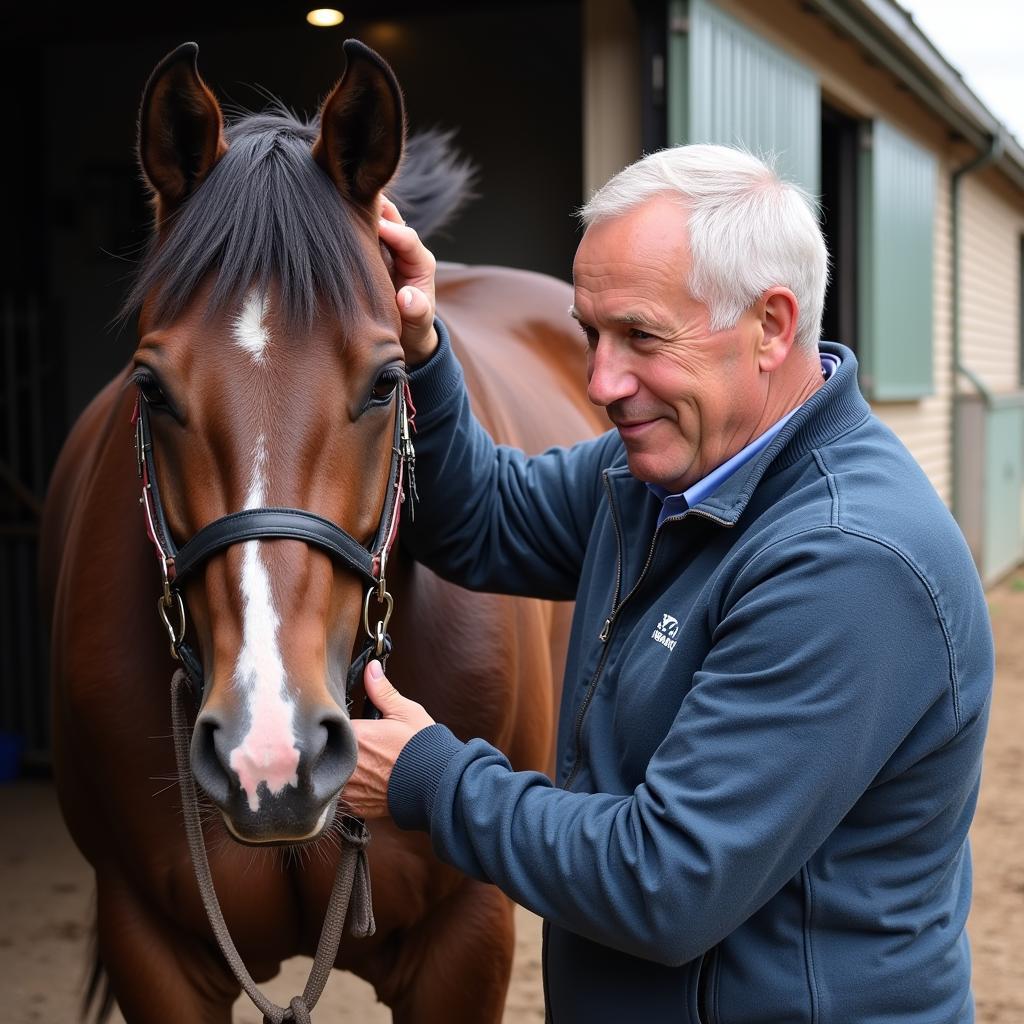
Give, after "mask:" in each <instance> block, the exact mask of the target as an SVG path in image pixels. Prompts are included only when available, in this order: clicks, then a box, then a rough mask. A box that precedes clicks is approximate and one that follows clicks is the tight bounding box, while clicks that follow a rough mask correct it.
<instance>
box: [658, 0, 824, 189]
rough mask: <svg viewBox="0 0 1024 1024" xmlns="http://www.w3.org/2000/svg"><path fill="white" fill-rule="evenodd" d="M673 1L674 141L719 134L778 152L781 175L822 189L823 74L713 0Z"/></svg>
mask: <svg viewBox="0 0 1024 1024" xmlns="http://www.w3.org/2000/svg"><path fill="white" fill-rule="evenodd" d="M671 9H672V24H673V26H675V28H674V31H673V34H672V37H671V39H670V43H669V90H668V107H669V140H668V141H669V144H670V145H676V144H678V143H683V142H716V143H720V144H722V145H730V146H743V147H744V148H746V149H749V150H750V151H751V152H754V153H757V154H762V155H766V154H774V155H775V157H776V158H777V161H776V166H777V168H778V170H779V172H780V173H781V174H782V176H783V177H785V178H788V179H790V180H792V181H796V182H798V183H799V184H801V185H803V186H804V188H806V189H808V190H809V191H810V192H811V193H813V194H815V195H816V194H817V192H818V188H819V179H820V174H821V168H820V162H821V161H820V148H821V95H820V91H819V88H818V80H817V78H816V77H815V76H814V75H813V74H812V73H811V72H810V71H809V70H808V69H807V68H806V67H805V66H804V65H803V64H801V63H799V62H798V61H796V60H794V59H793V58H792V57H789V56H788V55H787V54H785V53H784V52H783V51H782V50H780V49H779V48H778V47H776V46H773V45H772V44H770V43H767V42H765V41H764V40H763V39H761V38H760V37H758V36H756V35H755V34H754V33H753V32H751V31H750V30H749V29H747V28H745V27H744V26H743V25H741V24H740V23H739V22H738V21H736V19H734V18H732V17H730V16H729V15H727V14H724V13H723V12H722V11H720V10H718V8H716V7H715V6H714V5H713V4H711V3H708V2H707V0H689V2H688V3H687V2H686V0H674V2H673V3H672V8H671ZM682 26H685V30H683V29H682V28H681V27H682Z"/></svg>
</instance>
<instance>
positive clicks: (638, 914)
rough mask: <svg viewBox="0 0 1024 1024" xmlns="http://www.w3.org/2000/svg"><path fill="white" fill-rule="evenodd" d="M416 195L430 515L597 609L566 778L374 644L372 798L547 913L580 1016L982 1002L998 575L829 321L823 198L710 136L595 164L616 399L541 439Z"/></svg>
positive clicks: (422, 554) (572, 687) (566, 719)
mask: <svg viewBox="0 0 1024 1024" xmlns="http://www.w3.org/2000/svg"><path fill="white" fill-rule="evenodd" d="M396 219H397V215H396V214H395V213H394V212H393V211H391V210H390V209H389V210H387V212H386V217H385V219H384V220H383V221H382V223H381V237H382V239H383V240H384V241H385V242H386V243H387V244H388V245H389V246H390V247H391V248H392V250H393V252H394V253H395V256H396V266H397V274H398V276H399V278H400V280H399V281H398V284H399V285H400V288H399V292H398V295H399V309H400V311H401V313H402V316H403V322H404V329H405V334H404V338H403V345H404V346H405V349H406V356H407V360H408V363H409V365H410V367H414V369H413V370H412V372H411V379H412V387H413V391H414V395H415V398H416V402H417V406H418V409H419V414H418V424H419V434H418V438H417V453H418V456H419V459H418V464H417V465H418V472H419V476H420V489H421V492H423V493H424V495H425V497H424V502H425V503H426V502H428V501H429V497H428V495H429V494H431V493H434V494H438V493H443V494H444V495H445V500H444V509H443V515H441V514H437V515H430V514H429V510H427V514H425V515H424V516H423V517H417V522H416V524H415V525H414V526H413V527H412V528H411V529H408V530H407V532H406V533H405V535H404V536H405V539H406V542H407V543H408V544H409V546H410V547H411V549H412V550H413V551H414V552H415V554H416V556H417V557H418V558H420V559H421V560H422V561H423V562H425V563H426V564H427V565H430V566H432V567H433V568H435V569H436V570H437V571H439V572H441V573H443V574H446V575H448V576H449V577H451V578H453V579H455V580H456V581H457V582H460V583H463V584H465V585H467V586H471V587H475V588H480V589H484V588H487V589H493V590H506V591H511V592H516V593H535V594H537V595H542V596H552V595H560V596H563V597H575V599H576V612H575V620H574V628H573V632H572V639H571V645H570V649H569V655H568V663H567V667H566V675H565V686H564V695H563V701H562V708H561V718H560V725H559V732H558V749H557V780H556V782H557V784H556V785H553V784H552V783H551V781H550V780H548V779H547V778H546V777H544V776H542V775H539V774H536V773H531V772H513V771H512V770H511V769H510V767H509V764H508V762H507V760H506V759H505V758H504V757H503V756H502V754H501V753H500V752H499V751H498V750H496V749H494V748H493V747H491V746H490V745H489V744H487V743H485V742H483V741H482V740H476V739H471V740H469V742H463V741H461V740H459V739H457V738H456V737H455V736H454V735H452V733H451V732H449V731H448V730H447V729H446V728H445V727H444V726H443V725H441V724H435V723H433V721H432V720H431V719H430V717H429V716H428V715H427V714H426V712H425V711H424V710H423V708H421V707H420V706H419V705H417V704H414V703H412V702H410V701H407V700H405V699H404V698H402V697H401V696H400V694H399V693H398V692H397V691H396V690H395V689H394V688H393V687H392V686H391V685H390V684H389V683H388V681H387V680H386V679H384V677H383V676H382V675H381V674H380V667H379V665H376V664H374V665H372V666H371V668H370V670H369V672H368V675H367V679H366V684H367V690H368V692H369V694H370V696H371V697H372V699H373V700H374V701H375V703H376V704H377V705H378V706H379V707H380V708H381V709H382V710H383V711H384V713H385V718H384V719H383V720H382V721H380V722H375V723H371V722H358V723H356V726H357V729H358V737H359V747H360V750H359V759H360V760H359V768H358V770H357V772H356V775H355V776H354V778H353V781H352V782H351V784H350V786H349V787H348V789H347V790H346V796H347V798H348V799H349V800H350V801H351V802H352V804H353V805H354V806H355V807H356V808H358V809H360V810H361V811H363V812H364V813H365V814H367V815H369V816H374V815H383V814H388V813H390V814H391V815H392V816H393V817H394V819H395V820H396V822H397V823H398V824H399V825H400V826H402V827H405V828H410V829H423V830H427V831H429V833H430V836H431V839H432V842H433V846H434V849H435V850H436V851H437V853H438V855H439V856H440V857H441V858H443V859H444V860H446V861H447V862H449V863H450V864H453V865H455V866H457V867H459V868H461V869H462V870H463V871H466V872H469V873H470V874H472V875H474V876H475V877H478V878H482V879H486V880H488V881H490V882H493V883H494V884H495V885H497V886H499V887H500V888H501V889H503V890H504V891H505V892H506V893H508V894H509V895H510V896H511V897H512V898H513V899H515V900H516V901H518V902H519V903H521V904H523V905H524V906H526V907H529V908H530V909H532V910H534V911H536V912H537V913H538V914H540V915H542V916H543V917H544V918H545V922H546V926H545V996H546V1000H547V1006H548V1013H549V1019H551V1020H552V1021H554V1022H555V1024H564V1022H567V1021H587V1022H593V1021H621V1020H637V1021H645V1022H653V1021H673V1022H676V1021H690V1022H693V1024H697V1022H701V1021H704V1022H707V1021H723V1022H724V1021H728V1022H729V1024H754V1022H760V1024H780V1022H782V1021H791V1022H797V1021H807V1022H812V1021H837V1022H867V1021H872V1022H882V1021H892V1022H896V1021H900V1022H921V1024H925V1022H928V1024H935V1022H939V1021H943V1022H946V1021H970V1020H972V1019H973V1004H972V998H971V992H970V959H969V952H968V947H967V938H966V934H965V931H964V925H965V921H966V918H967V911H968V906H969V901H970V888H971V871H970V859H969V851H968V845H967V830H968V826H969V825H970V821H971V817H972V815H973V812H974V806H975V800H976V797H977V792H978V782H979V775H980V768H981V752H982V741H983V738H984V732H985V725H986V717H987V711H988V706H989V697H990V692H991V682H992V671H993V664H992V646H991V634H990V629H989V623H988V616H987V611H986V605H985V600H984V596H983V594H982V590H981V587H980V585H979V581H978V577H977V573H976V571H975V569H974V566H973V564H972V562H971V558H970V556H969V553H968V551H967V548H966V545H965V544H964V541H963V538H962V537H961V535H960V532H959V530H958V529H957V526H956V524H955V523H954V521H953V520H952V518H951V517H950V515H949V513H948V512H947V510H946V509H945V507H944V506H943V504H942V502H941V501H940V500H939V498H938V496H937V495H936V493H935V491H934V490H933V488H932V486H931V485H930V483H929V482H928V480H927V479H926V478H925V476H924V474H923V473H922V472H921V470H920V468H919V467H918V466H917V465H916V464H915V462H914V460H913V459H912V458H911V457H910V455H909V454H908V453H907V451H906V450H905V449H904V447H903V445H902V444H901V443H900V442H899V440H897V438H896V437H895V436H894V435H893V434H892V433H891V432H890V431H889V430H888V429H886V427H884V426H883V425H882V424H881V423H880V422H879V421H878V420H877V419H876V418H875V417H874V416H873V415H872V414H871V411H870V409H869V408H868V405H867V403H866V402H865V401H864V399H863V397H862V396H861V394H860V392H859V390H858V387H857V362H856V359H855V357H854V355H853V353H852V352H851V351H850V350H849V349H847V348H844V347H843V346H841V345H836V344H828V343H821V344H819V343H818V334H819V326H820V321H821V309H822V303H823V296H824V291H825V282H826V263H827V258H826V253H825V248H824V244H823V242H822V238H821V233H820V231H819V229H818V225H817V223H816V219H815V216H814V213H813V211H812V207H811V204H810V203H809V202H808V200H807V198H806V197H805V196H804V195H803V194H802V193H801V192H800V191H799V190H798V189H797V188H795V187H793V186H792V185H789V184H786V183H784V182H782V181H780V180H779V179H778V178H776V177H775V175H774V174H773V173H772V172H771V171H770V170H769V169H768V168H767V167H765V166H764V165H763V164H762V163H761V162H759V161H758V160H756V159H754V158H753V157H751V156H749V155H747V154H744V153H741V152H738V151H734V150H730V149H726V148H722V147H716V146H685V147H679V148H676V149H671V150H666V151H663V152H660V153H655V154H652V155H651V156H648V157H646V158H645V159H643V160H641V161H639V162H638V163H636V164H634V165H633V166H631V167H629V168H627V169H626V170H624V171H622V172H621V173H620V174H618V175H617V176H616V177H615V178H613V179H612V180H611V181H610V182H609V183H608V184H607V185H606V186H605V187H604V188H603V189H601V190H600V191H599V192H598V193H597V194H596V195H595V196H594V197H593V199H592V200H591V201H590V202H589V203H588V204H587V206H586V208H585V209H584V211H583V219H584V222H585V224H586V232H585V234H584V236H583V240H582V242H581V243H580V246H579V250H578V251H577V254H576V259H575V263H574V267H573V276H574V282H575V302H574V305H573V308H572V310H571V312H572V315H573V316H574V317H575V318H576V319H577V320H578V321H579V324H580V327H581V329H582V331H583V334H584V336H585V338H586V344H587V346H588V350H589V356H588V371H587V372H588V381H589V393H590V397H591V399H592V400H593V401H594V402H595V403H597V404H598V405H601V406H603V407H604V408H605V409H606V410H607V412H608V415H609V417H610V419H611V421H612V423H613V424H614V425H615V428H616V429H615V430H613V431H610V432H609V433H608V434H606V435H604V436H603V437H600V438H596V439H594V440H592V441H588V442H585V443H582V444H579V445H577V446H575V447H573V448H572V449H570V450H554V451H551V452H547V453H545V454H543V455H540V456H536V457H533V458H527V457H525V456H524V455H523V454H522V453H520V452H516V451H512V450H509V449H504V448H497V447H495V445H494V444H493V442H492V441H491V440H490V438H489V437H488V436H487V435H486V434H485V432H484V431H483V429H482V428H481V427H480V426H479V424H478V423H477V422H476V421H475V420H474V419H473V416H472V414H471V412H470V410H469V405H468V402H467V398H466V391H465V388H464V386H463V382H462V377H461V373H460V369H459V366H458V364H457V362H456V360H455V359H454V357H453V355H452V353H451V350H450V348H449V346H448V343H447V339H446V334H445V329H444V327H443V325H441V324H440V323H438V324H437V327H436V330H435V328H434V326H433V298H432V297H433V285H432V267H433V260H432V258H431V257H430V255H429V253H427V252H426V250H424V249H423V248H422V246H421V245H420V243H419V242H418V240H417V239H416V237H415V234H414V233H413V232H412V231H411V230H410V229H409V228H406V227H404V226H402V225H401V224H400V223H396V222H395V221H396ZM428 481H429V482H428ZM403 529H404V530H405V529H406V527H405V526H403ZM556 535H557V537H558V538H559V543H558V545H557V553H556V554H553V553H552V552H553V550H554V549H555V545H553V543H552V537H553V536H556ZM399 684H400V681H399Z"/></svg>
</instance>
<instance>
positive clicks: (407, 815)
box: [388, 723, 465, 831]
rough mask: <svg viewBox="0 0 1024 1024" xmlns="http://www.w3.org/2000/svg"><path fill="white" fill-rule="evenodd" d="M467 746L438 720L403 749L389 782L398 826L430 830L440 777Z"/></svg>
mask: <svg viewBox="0 0 1024 1024" xmlns="http://www.w3.org/2000/svg"><path fill="white" fill-rule="evenodd" d="M464 746H465V744H464V743H463V742H462V741H461V740H459V739H457V738H456V737H455V735H454V734H453V733H452V732H451V730H450V729H448V727H447V726H444V725H440V724H437V723H435V724H434V725H428V726H427V727H426V728H425V729H420V731H419V732H418V733H415V734H414V735H413V737H412V739H411V740H409V742H408V743H406V745H405V746H404V747H403V748H402V751H401V753H400V754H399V755H398V760H397V761H396V762H395V766H394V768H392V770H391V779H390V780H389V782H388V810H390V812H391V817H392V818H393V819H394V821H395V824H396V825H397V826H398V827H399V828H404V829H420V830H421V831H428V830H429V828H430V816H431V814H432V813H433V810H434V798H435V797H436V796H437V788H438V786H439V785H440V782H441V776H442V775H444V773H445V770H446V769H447V768H448V765H449V763H450V762H451V759H452V758H453V757H454V756H455V755H456V754H457V753H458V752H459V751H460V750H461V749H462V748H463V747H464Z"/></svg>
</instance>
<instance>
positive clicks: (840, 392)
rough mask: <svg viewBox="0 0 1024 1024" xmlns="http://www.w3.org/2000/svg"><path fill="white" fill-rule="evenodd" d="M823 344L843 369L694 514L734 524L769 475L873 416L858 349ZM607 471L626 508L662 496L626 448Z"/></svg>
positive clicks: (697, 507) (821, 344) (705, 500)
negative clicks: (640, 474)
mask: <svg viewBox="0 0 1024 1024" xmlns="http://www.w3.org/2000/svg"><path fill="white" fill-rule="evenodd" d="M818 348H819V349H820V350H821V351H822V352H830V353H832V354H833V355H836V356H838V357H839V358H840V360H841V362H840V364H839V368H838V369H837V370H836V371H835V373H833V374H832V376H831V377H829V379H828V380H827V381H826V382H825V383H824V384H823V385H822V386H821V387H820V388H819V389H818V390H817V391H816V392H815V393H814V394H813V395H812V396H811V397H810V398H809V399H808V400H807V401H806V402H804V404H803V405H801V406H800V407H799V408H798V409H797V410H796V412H795V413H794V414H793V416H792V417H791V418H790V420H789V421H788V422H787V423H786V425H785V426H784V427H783V428H782V429H781V430H780V431H779V433H778V434H777V435H776V437H775V438H774V440H773V441H772V442H771V444H769V445H768V447H767V448H765V450H764V451H763V452H761V454H760V455H759V456H758V457H757V458H756V459H752V460H751V461H750V462H748V463H747V464H746V465H745V466H741V467H740V468H739V469H738V470H737V471H736V472H735V473H733V474H732V476H730V477H729V478H728V479H727V480H725V481H724V482H723V483H722V485H721V486H720V487H719V488H718V489H717V490H716V491H714V493H712V494H711V495H709V496H708V497H707V498H705V499H704V500H703V501H702V502H700V503H699V504H697V505H694V506H693V507H692V508H691V509H690V511H691V512H692V511H696V510H699V511H700V512H701V514H703V515H704V516H707V517H710V518H711V519H714V520H715V521H716V522H719V523H721V524H722V525H723V526H734V525H735V524H736V523H737V522H738V521H739V518H740V516H742V515H743V512H744V510H745V509H746V507H747V504H748V502H749V501H750V497H751V495H752V494H753V493H754V490H755V488H756V487H757V485H758V484H759V483H760V482H761V480H762V478H763V477H764V476H766V475H768V474H770V473H775V472H778V471H779V470H782V469H785V468H786V467H787V466H791V465H793V464H794V463H796V462H798V461H799V460H800V459H802V458H803V457H804V456H805V455H807V454H808V453H809V452H811V451H813V450H814V449H815V448H819V447H821V446H822V445H824V444H828V443H829V442H830V441H834V440H835V439H836V438H837V437H841V436H842V435H843V434H845V433H847V432H848V431H850V430H852V429H853V428H854V427H857V426H859V425H860V424H861V423H863V422H864V420H865V419H866V418H867V417H868V416H869V415H870V414H871V408H870V406H869V405H868V403H867V402H866V401H865V399H864V396H863V395H862V394H861V393H860V388H859V387H858V385H857V357H856V356H855V355H854V354H853V352H852V351H851V350H850V349H848V348H847V347H846V346H845V345H839V344H837V343H835V342H830V341H822V342H819V344H818ZM605 474H606V475H607V477H608V485H609V486H610V487H612V488H613V489H614V490H615V496H616V499H617V500H618V502H619V503H620V508H621V507H634V505H635V503H636V502H637V501H645V500H650V501H656V500H657V499H656V498H654V496H653V495H652V494H650V492H649V491H648V490H647V487H646V486H645V485H644V484H643V483H642V482H641V481H639V480H637V479H636V478H635V477H634V476H633V475H632V474H631V473H630V472H629V467H628V466H627V465H626V461H625V450H624V449H623V451H622V455H621V458H620V459H617V460H616V462H615V463H614V464H613V465H612V466H611V467H609V468H608V469H606V470H605Z"/></svg>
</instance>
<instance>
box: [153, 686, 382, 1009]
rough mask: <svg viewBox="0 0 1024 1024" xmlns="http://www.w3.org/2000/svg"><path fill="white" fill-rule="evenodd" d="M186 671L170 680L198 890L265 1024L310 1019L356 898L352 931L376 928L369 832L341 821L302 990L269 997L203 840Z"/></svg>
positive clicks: (354, 820)
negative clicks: (286, 998) (227, 914)
mask: <svg viewBox="0 0 1024 1024" xmlns="http://www.w3.org/2000/svg"><path fill="white" fill-rule="evenodd" d="M191 692H192V691H191V688H190V686H189V682H188V679H187V678H186V676H185V673H184V672H183V671H182V670H181V669H178V670H177V671H176V672H175V673H174V678H173V679H172V680H171V722H172V724H173V727H174V755H175V758H176V759H177V762H178V784H179V785H180V787H181V802H182V807H183V809H184V812H185V834H186V836H187V837H188V847H189V852H190V853H191V854H192V866H193V868H194V869H195V873H196V881H197V882H198V883H199V893H200V895H201V896H202V897H203V906H204V907H205V908H206V916H207V917H208V918H209V920H210V927H211V928H212V929H213V934H214V937H215V938H216V939H217V944H218V945H219V946H220V948H221V952H222V953H223V954H224V959H225V960H227V962H228V966H229V967H230V968H231V970H232V971H233V972H234V975H235V977H236V978H237V979H238V983H239V984H240V985H241V986H242V988H243V989H245V991H246V994H247V995H248V996H249V998H250V999H251V1000H252V1001H253V1002H254V1003H255V1004H256V1007H257V1009H259V1011H260V1012H261V1013H262V1014H263V1024H310V1013H311V1012H312V1010H313V1007H314V1006H316V1004H317V1000H319V998H320V995H321V994H322V993H323V990H324V986H326V984H327V979H328V978H329V977H330V974H331V969H332V968H333V967H334V959H335V957H336V956H337V955H338V946H339V945H340V943H341V933H342V929H343V928H344V926H345V916H346V914H347V913H348V910H349V900H350V898H351V899H352V904H351V909H352V921H351V922H350V924H349V932H350V934H352V935H354V936H356V937H357V938H366V937H368V936H370V935H372V934H373V933H374V930H375V927H376V926H375V924H374V920H373V906H372V903H371V898H370V872H369V867H368V864H367V860H366V844H367V843H368V842H369V841H370V833H369V831H368V830H367V828H366V825H365V824H364V823H363V822H362V821H360V820H359V819H358V818H351V819H349V820H350V821H351V823H352V827H346V826H343V827H342V838H343V839H344V840H345V845H344V847H343V848H342V851H341V859H340V860H339V862H338V873H337V874H336V875H335V876H334V887H333V888H332V889H331V899H330V902H329V903H328V905H327V916H326V917H325V919H324V927H323V930H322V931H321V933H320V941H319V943H318V944H317V949H316V956H315V957H314V958H313V966H312V967H311V968H310V971H309V977H308V978H307V979H306V985H305V988H304V989H303V990H302V995H301V996H295V997H294V998H293V999H292V1000H291V1001H290V1002H289V1003H288V1005H287V1006H278V1005H277V1003H275V1002H273V1001H272V1000H270V999H268V998H267V997H266V996H265V995H264V994H263V993H262V992H261V991H260V990H259V988H258V987H257V985H256V982H255V981H253V979H252V975H251V974H249V971H248V970H247V969H246V966H245V964H244V963H243V962H242V958H241V956H239V954H238V950H237V949H236V948H235V944H234V942H233V941H232V939H231V935H230V934H229V933H228V926H227V923H226V922H225V920H224V914H223V912H222V911H221V909H220V904H219V903H218V902H217V894H216V892H215V891H214V888H213V878H212V876H211V875H210V862H209V860H208V858H207V856H206V847H205V845H204V844H203V829H202V825H201V824H200V822H199V802H198V800H197V798H196V784H195V779H194V778H193V777H192V769H191V766H190V765H189V735H190V734H189V729H188V713H187V710H186V699H187V697H188V695H189V694H191Z"/></svg>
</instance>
